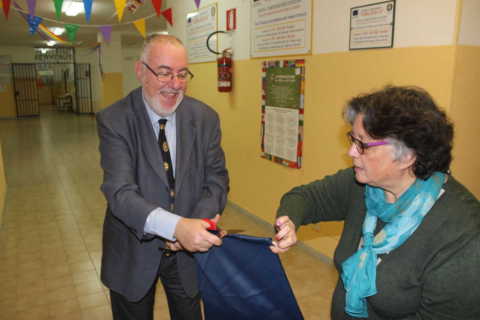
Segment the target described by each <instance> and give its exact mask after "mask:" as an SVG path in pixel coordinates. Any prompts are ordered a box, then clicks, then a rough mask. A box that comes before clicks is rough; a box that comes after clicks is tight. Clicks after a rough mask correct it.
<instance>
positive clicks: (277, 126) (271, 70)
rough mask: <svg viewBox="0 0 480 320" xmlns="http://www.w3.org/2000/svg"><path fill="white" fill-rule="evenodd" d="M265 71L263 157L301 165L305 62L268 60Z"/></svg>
mask: <svg viewBox="0 0 480 320" xmlns="http://www.w3.org/2000/svg"><path fill="white" fill-rule="evenodd" d="M262 74H263V79H262V89H263V94H262V124H261V138H262V139H261V140H262V144H261V148H262V157H264V158H266V159H269V160H272V161H274V162H277V163H280V164H283V165H285V166H288V167H291V168H300V167H301V164H302V145H303V110H304V109H303V100H304V99H303V96H304V92H303V88H304V84H303V82H304V78H305V61H304V60H285V61H266V62H264V63H263V68H262Z"/></svg>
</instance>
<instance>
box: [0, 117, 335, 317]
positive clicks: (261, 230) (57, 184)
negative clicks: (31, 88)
mask: <svg viewBox="0 0 480 320" xmlns="http://www.w3.org/2000/svg"><path fill="white" fill-rule="evenodd" d="M0 141H1V143H2V148H3V155H4V163H5V172H6V177H7V185H8V187H7V195H6V204H5V211H4V215H3V226H2V227H1V228H0V319H8V320H13V319H19V320H20V319H29V320H35V319H69V320H75V319H89V320H95V319H111V314H110V307H109V302H108V291H107V290H106V288H105V287H104V286H103V285H102V284H101V282H100V280H99V272H100V259H101V250H102V248H101V230H102V223H103V217H104V210H105V200H104V198H103V195H102V194H101V192H100V190H99V187H100V184H101V180H102V172H101V169H100V167H99V153H98V150H97V149H98V139H97V135H96V124H95V119H94V118H93V117H90V116H76V115H73V114H69V113H61V112H55V111H45V112H42V114H41V117H40V118H31V119H23V120H0ZM222 225H223V227H224V228H227V229H228V228H234V229H243V230H246V231H245V233H247V234H250V235H255V236H271V231H270V230H269V228H267V227H266V225H265V224H263V223H258V221H256V220H255V219H252V217H250V216H249V215H245V214H243V213H240V212H238V210H235V208H234V207H232V206H229V207H228V208H227V210H226V212H225V214H224V217H223V220H222ZM281 259H282V261H283V264H284V267H285V269H286V271H287V274H288V277H289V280H290V282H291V285H292V287H293V290H294V293H295V295H296V297H297V300H298V302H299V304H300V308H301V309H302V312H303V314H304V316H305V319H308V320H310V319H329V308H330V307H329V306H330V296H331V293H332V290H333V288H334V285H335V282H336V278H337V274H336V271H335V270H334V268H333V266H332V265H331V264H328V263H325V262H323V261H322V260H320V259H318V258H317V257H314V256H312V255H310V254H308V253H307V252H306V251H305V250H304V249H302V248H300V247H299V246H297V247H296V248H294V249H292V250H290V251H289V252H287V253H286V254H283V255H281ZM165 308H166V304H165V298H164V296H163V290H161V289H160V290H157V304H156V313H155V319H168V316H166V315H165V314H168V312H166V309H165ZM160 310H162V311H160ZM207 320H208V319H207Z"/></svg>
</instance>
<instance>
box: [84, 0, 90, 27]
mask: <svg viewBox="0 0 480 320" xmlns="http://www.w3.org/2000/svg"><path fill="white" fill-rule="evenodd" d="M83 7H84V8H85V19H86V20H87V22H90V14H91V13H92V0H83Z"/></svg>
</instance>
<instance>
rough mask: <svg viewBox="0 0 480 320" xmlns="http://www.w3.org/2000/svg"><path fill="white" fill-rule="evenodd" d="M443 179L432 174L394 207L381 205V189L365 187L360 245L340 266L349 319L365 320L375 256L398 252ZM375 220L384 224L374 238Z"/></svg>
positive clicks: (432, 200) (439, 175)
mask: <svg viewBox="0 0 480 320" xmlns="http://www.w3.org/2000/svg"><path fill="white" fill-rule="evenodd" d="M445 178H446V176H445V174H443V173H440V172H435V173H434V174H433V175H432V176H431V177H430V178H428V179H427V180H421V179H417V180H416V181H415V182H414V183H413V184H412V185H411V186H410V187H409V188H408V190H407V191H405V192H404V193H403V194H402V195H401V196H400V198H398V200H397V201H396V202H394V203H388V202H386V201H385V192H384V191H383V189H380V188H375V187H371V186H368V185H367V186H366V188H365V205H366V208H367V214H366V216H365V221H364V223H363V244H362V246H361V247H360V249H359V250H358V251H357V252H356V253H354V254H353V255H352V256H351V257H349V258H348V259H347V260H345V261H344V262H343V264H342V270H343V271H342V280H343V284H344V286H345V290H346V304H345V311H346V312H347V313H348V314H349V315H350V316H352V317H357V318H367V317H368V312H367V302H366V298H367V297H369V296H373V295H375V294H376V293H377V287H376V284H375V282H376V277H377V274H376V273H377V255H378V254H383V253H388V252H390V251H392V250H394V249H396V248H398V247H399V246H401V245H402V244H403V243H404V242H405V241H406V240H407V239H408V238H409V237H410V236H411V235H412V233H413V232H414V231H415V230H416V229H417V228H418V226H419V225H420V224H421V223H422V220H423V218H424V217H425V215H426V214H427V213H428V211H429V210H430V208H432V206H433V205H434V203H435V201H436V200H437V198H438V197H439V195H440V191H441V189H442V186H443V184H444V183H445ZM378 218H380V219H381V220H382V221H384V222H385V223H386V224H385V226H384V227H383V229H382V230H381V231H380V232H379V233H378V234H377V235H376V236H375V237H374V236H373V233H374V231H375V227H376V225H377V219H378Z"/></svg>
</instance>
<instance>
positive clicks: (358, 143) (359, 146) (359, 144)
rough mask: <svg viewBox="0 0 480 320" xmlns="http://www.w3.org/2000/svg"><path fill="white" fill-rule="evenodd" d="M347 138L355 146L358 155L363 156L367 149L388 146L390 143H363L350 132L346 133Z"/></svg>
mask: <svg viewBox="0 0 480 320" xmlns="http://www.w3.org/2000/svg"><path fill="white" fill-rule="evenodd" d="M347 137H348V139H349V140H350V143H351V144H354V145H355V148H357V151H358V153H360V154H363V153H364V152H365V150H367V149H368V148H371V147H377V146H383V145H385V144H390V142H388V141H385V140H381V141H375V142H363V141H362V140H360V139H357V138H355V137H354V136H353V134H352V132H351V131H349V132H348V133H347Z"/></svg>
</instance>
